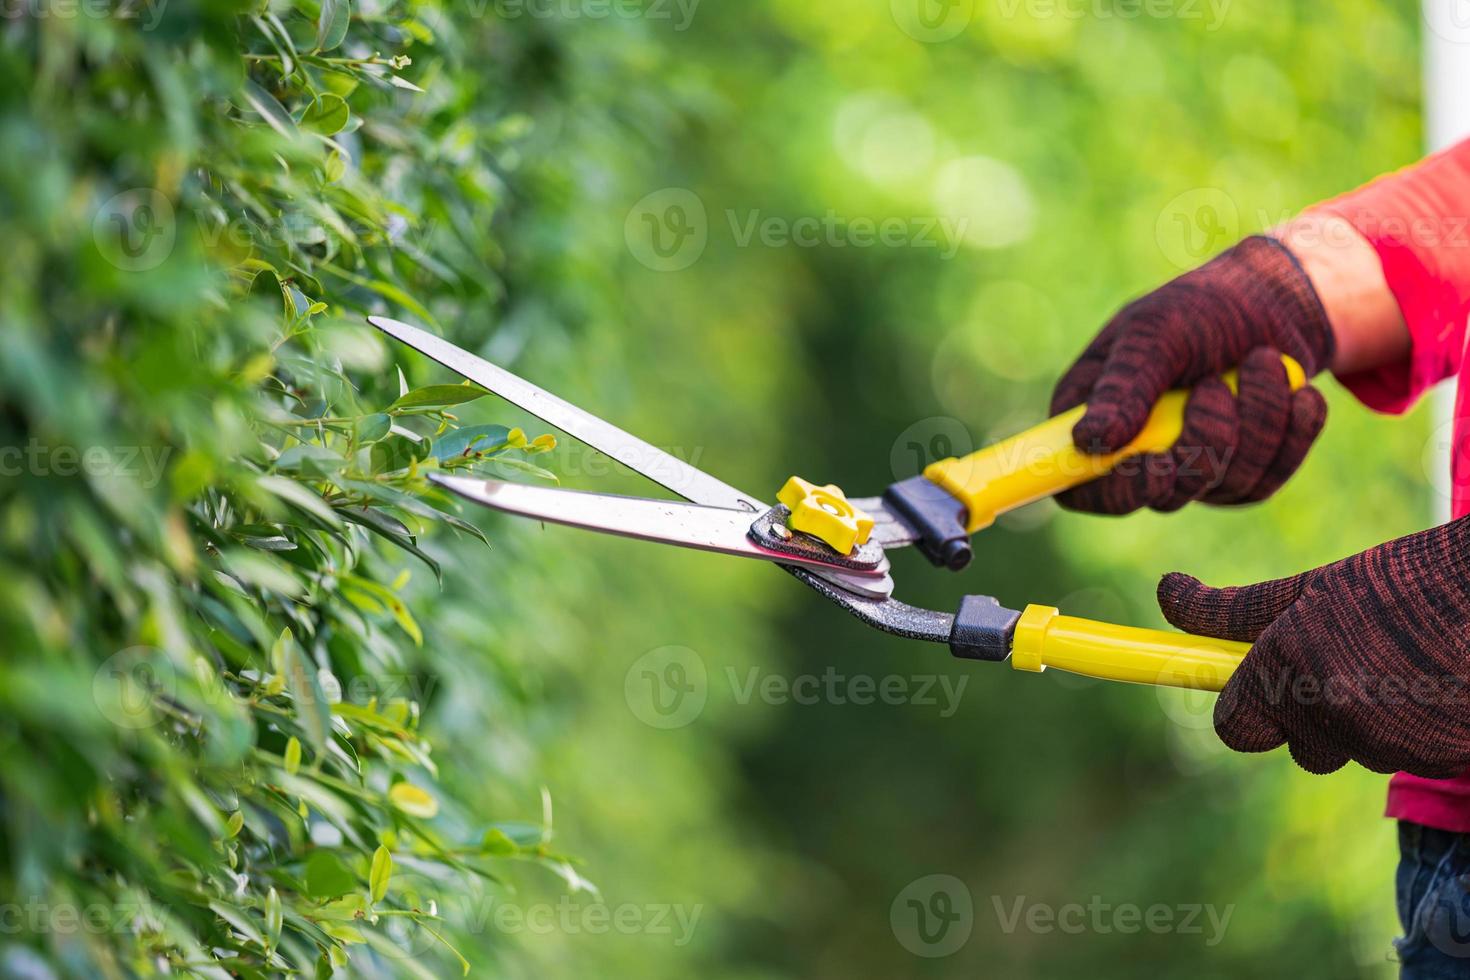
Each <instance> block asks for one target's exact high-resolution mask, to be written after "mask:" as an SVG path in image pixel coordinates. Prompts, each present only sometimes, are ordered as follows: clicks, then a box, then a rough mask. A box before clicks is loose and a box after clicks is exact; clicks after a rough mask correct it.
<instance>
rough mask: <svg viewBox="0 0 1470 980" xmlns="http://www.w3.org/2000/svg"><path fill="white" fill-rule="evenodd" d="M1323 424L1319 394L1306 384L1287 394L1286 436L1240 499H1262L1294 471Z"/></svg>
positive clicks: (1322, 401)
mask: <svg viewBox="0 0 1470 980" xmlns="http://www.w3.org/2000/svg"><path fill="white" fill-rule="evenodd" d="M1326 424H1327V399H1325V398H1323V397H1322V393H1321V392H1320V391H1318V390H1317V389H1316V388H1313V387H1312V386H1311V385H1308V386H1306V387H1304V388H1302V389H1301V390H1299V391H1298V392H1296V394H1294V395H1292V396H1291V422H1290V424H1288V426H1287V429H1286V438H1285V439H1283V440H1282V441H1281V449H1280V451H1279V452H1277V454H1276V458H1275V459H1274V460H1272V461H1271V465H1270V466H1268V467H1267V468H1266V473H1265V475H1264V476H1262V477H1261V479H1260V482H1259V483H1257V484H1256V485H1255V486H1254V487H1252V488H1251V489H1250V491H1249V492H1248V493H1247V494H1245V496H1243V497H1242V498H1241V502H1242V503H1244V502H1248V501H1257V500H1265V499H1266V498H1267V497H1269V496H1271V494H1273V493H1275V492H1276V491H1277V490H1279V489H1280V488H1281V485H1282V484H1283V483H1285V482H1286V480H1287V478H1288V477H1290V476H1291V475H1292V474H1293V473H1295V472H1296V471H1297V467H1299V466H1301V465H1302V460H1304V459H1306V456H1307V450H1309V449H1311V448H1312V443H1313V442H1315V441H1316V439H1317V436H1318V435H1320V434H1321V432H1322V426H1324V425H1326Z"/></svg>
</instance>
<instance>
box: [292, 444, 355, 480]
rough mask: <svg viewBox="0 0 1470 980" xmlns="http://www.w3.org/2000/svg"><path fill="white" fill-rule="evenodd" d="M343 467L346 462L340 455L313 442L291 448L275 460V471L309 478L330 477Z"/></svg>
mask: <svg viewBox="0 0 1470 980" xmlns="http://www.w3.org/2000/svg"><path fill="white" fill-rule="evenodd" d="M345 465H347V461H346V460H345V459H343V458H342V456H341V454H339V453H334V452H332V450H330V449H328V448H327V447H326V446H319V445H317V444H316V443H314V442H304V443H300V444H298V445H295V446H292V447H291V448H290V449H287V450H286V451H285V452H283V453H281V455H280V456H279V457H277V459H276V469H277V470H284V471H288V472H290V471H299V472H302V473H305V474H308V475H311V476H332V475H334V474H336V473H339V472H341V470H342V467H344V466H345Z"/></svg>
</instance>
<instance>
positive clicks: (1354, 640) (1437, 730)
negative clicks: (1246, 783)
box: [1159, 517, 1470, 779]
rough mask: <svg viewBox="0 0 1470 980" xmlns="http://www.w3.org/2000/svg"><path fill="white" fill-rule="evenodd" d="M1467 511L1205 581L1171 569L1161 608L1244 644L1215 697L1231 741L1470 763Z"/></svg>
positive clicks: (1241, 746)
mask: <svg viewBox="0 0 1470 980" xmlns="http://www.w3.org/2000/svg"><path fill="white" fill-rule="evenodd" d="M1467 549H1470V517H1462V518H1460V519H1459V520H1457V521H1455V522H1453V523H1451V524H1446V525H1443V526H1441V527H1436V528H1431V529H1430V530H1428V531H1422V532H1420V533H1418V534H1412V535H1409V536H1408V537H1406V538H1399V539H1398V540H1396V541H1390V542H1388V543H1387V544H1382V545H1379V546H1378V547H1376V548H1371V549H1369V550H1368V551H1365V552H1363V553H1362V554H1360V555H1354V556H1353V557H1351V558H1345V559H1343V560H1342V561H1339V562H1335V563H1333V564H1331V565H1325V566H1323V567H1322V568H1318V569H1316V570H1314V571H1310V572H1303V573H1302V574H1300V575H1295V576H1292V577H1291V578H1284V579H1277V580H1276V581H1274V582H1263V583H1262V584H1260V585H1249V586H1244V587H1241V588H1229V589H1211V588H1208V587H1206V586H1204V585H1201V584H1200V582H1199V581H1198V580H1197V579H1193V578H1191V577H1189V576H1188V575H1181V574H1179V573H1178V572H1175V573H1172V574H1170V575H1166V576H1164V579H1163V581H1161V582H1160V583H1159V605H1160V606H1161V607H1163V610H1164V616H1165V618H1167V619H1168V620H1169V622H1171V623H1173V624H1174V625H1175V626H1177V627H1179V628H1180V629H1182V630H1184V631H1185V632H1188V633H1195V634H1198V635H1202V636H1215V637H1220V638H1221V639H1227V640H1245V641H1250V642H1253V643H1254V644H1255V645H1254V646H1253V647H1252V648H1251V651H1250V653H1249V654H1248V655H1247V656H1246V658H1245V661H1244V662H1243V663H1242V664H1241V666H1240V668H1239V669H1238V670H1237V671H1236V672H1235V675H1234V676H1233V677H1232V678H1231V679H1230V682H1229V683H1228V684H1226V685H1225V690H1224V691H1222V692H1221V694H1220V700H1219V701H1217V702H1216V703H1215V731H1216V732H1217V733H1218V734H1219V736H1220V739H1221V741H1223V742H1224V743H1225V744H1226V745H1228V746H1230V747H1231V748H1232V749H1235V750H1236V751H1239V752H1265V751H1268V750H1270V749H1274V748H1276V747H1277V746H1278V745H1281V744H1282V743H1286V744H1287V745H1289V746H1290V747H1291V757H1292V758H1293V759H1295V760H1296V762H1297V764H1298V765H1300V766H1301V767H1302V768H1303V769H1306V770H1307V771H1308V772H1317V773H1327V772H1332V771H1334V770H1336V769H1339V768H1341V767H1342V766H1343V765H1344V764H1346V763H1347V761H1348V760H1349V759H1352V760H1356V761H1357V762H1359V763H1360V764H1362V765H1363V766H1365V767H1367V768H1369V769H1372V770H1373V771H1375V772H1397V771H1400V770H1402V771H1405V772H1411V773H1414V774H1415V775H1419V776H1428V777H1431V778H1436V779H1442V778H1446V777H1449V776H1453V775H1456V774H1458V773H1461V772H1464V771H1465V770H1466V769H1467V768H1470V694H1467V690H1466V687H1467V684H1470V550H1467Z"/></svg>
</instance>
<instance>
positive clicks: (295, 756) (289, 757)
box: [282, 735, 301, 776]
mask: <svg viewBox="0 0 1470 980" xmlns="http://www.w3.org/2000/svg"><path fill="white" fill-rule="evenodd" d="M282 763H283V764H284V765H285V767H286V771H287V772H288V773H290V774H291V775H293V776H294V775H296V773H297V771H298V770H299V769H300V768H301V739H299V738H297V737H296V736H295V735H292V736H291V738H290V739H288V740H287V742H286V752H285V755H284V756H283V758H282Z"/></svg>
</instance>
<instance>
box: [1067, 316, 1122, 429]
mask: <svg viewBox="0 0 1470 980" xmlns="http://www.w3.org/2000/svg"><path fill="white" fill-rule="evenodd" d="M1127 323H1128V321H1127V319H1126V318H1125V317H1123V316H1121V315H1119V316H1115V317H1113V319H1112V321H1110V322H1109V323H1108V325H1107V326H1105V327H1103V328H1102V330H1100V331H1099V332H1098V335H1097V336H1096V337H1094V338H1092V341H1091V342H1090V343H1088V345H1087V347H1086V349H1085V350H1083V351H1082V353H1081V354H1080V355H1079V356H1078V358H1077V360H1075V361H1073V362H1072V366H1071V367H1069V368H1067V370H1066V373H1064V374H1063V375H1062V376H1061V378H1059V379H1058V380H1057V386H1056V389H1055V390H1053V391H1052V395H1051V414H1053V415H1060V414H1061V413H1062V412H1065V411H1067V410H1068V409H1069V408H1076V407H1077V406H1078V405H1081V404H1082V403H1083V402H1085V401H1087V396H1088V395H1090V394H1092V389H1093V386H1094V385H1096V384H1097V379H1098V376H1099V375H1100V374H1102V369H1103V365H1104V364H1105V363H1107V359H1108V351H1110V350H1112V347H1113V342H1114V341H1115V340H1116V339H1117V337H1118V334H1119V333H1120V332H1121V331H1122V330H1123V329H1124V328H1125V327H1126V326H1127Z"/></svg>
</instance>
